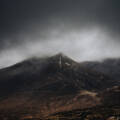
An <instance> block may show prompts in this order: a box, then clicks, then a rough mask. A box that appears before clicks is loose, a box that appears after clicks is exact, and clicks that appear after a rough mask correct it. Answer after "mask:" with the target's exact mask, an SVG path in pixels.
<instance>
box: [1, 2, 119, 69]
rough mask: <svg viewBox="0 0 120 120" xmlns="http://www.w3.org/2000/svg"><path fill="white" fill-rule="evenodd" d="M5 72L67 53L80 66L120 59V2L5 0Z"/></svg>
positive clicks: (2, 55) (2, 47)
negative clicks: (32, 60)
mask: <svg viewBox="0 0 120 120" xmlns="http://www.w3.org/2000/svg"><path fill="white" fill-rule="evenodd" d="M1 5H2V7H0V14H1V18H2V19H1V22H0V26H1V27H0V68H3V67H7V66H11V65H13V64H15V63H18V62H21V61H23V60H25V59H29V58H31V57H34V56H37V57H44V56H51V55H55V54H57V53H60V52H62V53H63V54H65V55H67V56H68V57H70V58H72V59H74V60H75V61H78V62H81V61H93V60H98V61H101V60H103V59H106V58H119V57H120V52H119V51H120V35H119V33H120V22H119V21H120V15H119V11H120V2H118V1H115V0H91V1H89V0H51V1H49V0H36V1H34V0H26V1H24V0H21V1H16V0H11V1H9V0H2V2H1Z"/></svg>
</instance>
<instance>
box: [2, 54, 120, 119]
mask: <svg viewBox="0 0 120 120" xmlns="http://www.w3.org/2000/svg"><path fill="white" fill-rule="evenodd" d="M112 88H114V80H113V79H111V77H109V75H105V74H104V73H101V72H98V71H95V70H94V69H89V68H88V67H87V66H83V65H81V63H77V62H75V61H74V60H72V59H71V58H68V57H67V56H65V55H63V54H57V55H55V56H52V57H44V58H31V59H28V60H25V61H23V62H21V63H18V64H15V65H13V66H11V67H8V68H4V69H1V70H0V120H2V119H3V118H4V119H8V120H9V119H12V120H14V119H15V120H16V119H20V120H25V119H32V118H33V120H35V119H45V117H46V116H49V115H51V114H54V113H57V112H63V111H70V110H76V109H87V108H92V107H95V106H101V105H104V104H105V102H106V101H107V100H108V99H109V100H111V97H108V96H105V94H108V92H105V91H106V90H108V89H112ZM112 90H113V89H112ZM113 94H114V93H113ZM119 94H120V93H119V92H118V94H117V95H116V96H118V97H119ZM109 96H110V95H109ZM107 98H108V99H107ZM111 101H112V104H111V102H110V104H108V106H109V105H116V101H114V99H113V100H111ZM117 105H119V102H118V103H117Z"/></svg>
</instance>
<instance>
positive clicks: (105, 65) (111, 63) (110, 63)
mask: <svg viewBox="0 0 120 120" xmlns="http://www.w3.org/2000/svg"><path fill="white" fill-rule="evenodd" d="M80 64H81V66H83V67H87V68H88V69H92V70H95V71H97V72H101V73H103V74H105V75H107V76H110V77H111V79H113V80H114V83H115V85H118V84H119V85H120V79H119V78H120V58H116V59H112V58H111V59H110V58H109V59H105V60H104V61H102V62H98V61H92V62H89V61H88V62H82V63H80Z"/></svg>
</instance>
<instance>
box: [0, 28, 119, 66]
mask: <svg viewBox="0 0 120 120" xmlns="http://www.w3.org/2000/svg"><path fill="white" fill-rule="evenodd" d="M62 31H64V32H62ZM45 34H47V35H45V37H41V38H38V37H37V38H34V36H33V37H32V39H34V41H33V40H32V39H31V38H29V37H27V38H26V37H24V38H22V39H25V40H24V42H23V43H22V44H20V45H19V44H18V45H16V46H14V47H9V48H8V49H7V48H6V49H4V50H3V51H2V52H1V54H0V58H1V59H0V67H1V68H2V67H7V66H10V65H13V64H15V63H18V62H20V61H23V60H25V59H28V58H30V57H36V56H37V57H44V56H52V55H55V54H57V53H60V52H62V53H63V54H65V55H67V56H69V57H71V58H72V59H74V60H75V61H77V62H82V61H94V60H98V61H101V60H103V59H106V58H118V57H120V52H119V51H120V47H119V44H118V43H119V42H114V41H113V39H118V37H116V38H115V37H114V38H113V37H112V36H111V35H110V34H109V33H108V32H107V31H105V30H103V29H102V28H100V27H93V28H92V27H91V28H84V29H81V30H78V29H77V30H75V29H73V30H66V31H65V30H62V29H57V28H56V29H53V30H50V31H47V32H46V33H45Z"/></svg>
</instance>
